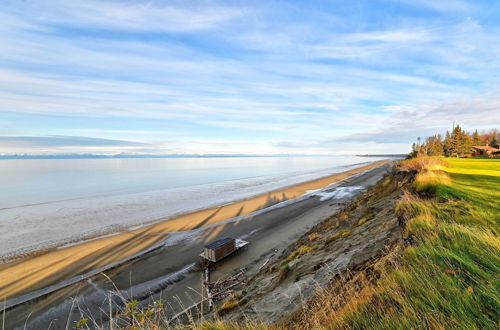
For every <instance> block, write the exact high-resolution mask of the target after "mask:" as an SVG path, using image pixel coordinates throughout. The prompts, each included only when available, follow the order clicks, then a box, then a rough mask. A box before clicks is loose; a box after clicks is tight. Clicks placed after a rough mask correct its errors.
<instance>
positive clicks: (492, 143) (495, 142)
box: [490, 136, 499, 149]
mask: <svg viewBox="0 0 500 330" xmlns="http://www.w3.org/2000/svg"><path fill="white" fill-rule="evenodd" d="M490 146H491V147H493V148H497V149H498V147H499V145H498V140H497V137H496V136H493V137H492V138H491V141H490Z"/></svg>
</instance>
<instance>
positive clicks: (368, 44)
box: [0, 0, 500, 155]
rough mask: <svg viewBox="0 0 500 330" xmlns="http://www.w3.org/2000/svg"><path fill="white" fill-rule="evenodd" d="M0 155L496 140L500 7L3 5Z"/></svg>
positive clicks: (49, 1)
mask: <svg viewBox="0 0 500 330" xmlns="http://www.w3.org/2000/svg"><path fill="white" fill-rule="evenodd" d="M0 21H1V22H2V23H1V24H0V155H1V154H4V155H6V154H68V153H95V154H117V153H126V154H155V155H161V154H193V153H196V154H214V153H216V154H359V153H372V154H374V153H406V152H409V151H410V146H411V143H412V142H414V141H415V140H416V139H417V137H419V136H421V137H425V136H428V135H431V134H436V133H444V132H445V131H446V129H450V128H451V127H452V125H453V123H455V124H460V125H461V126H463V127H464V128H465V129H466V130H473V129H476V128H477V129H479V130H482V129H490V128H499V127H500V111H499V109H500V37H499V36H500V1H480V0H474V1H460V0H440V1H436V0H420V1H415V0H399V1H396V0H379V1H374V0H366V1H344V0H338V1H321V0H318V1H274V0H265V1H259V0H253V1H238V0H232V1H204V0H200V1H189V0H182V1H168V0H156V1H155V0H151V1H139V0H134V1H113V0H86V1H77V0H72V1H67V0H44V1H38V0H37V1H32V0H24V1H21V0H3V1H1V2H0Z"/></svg>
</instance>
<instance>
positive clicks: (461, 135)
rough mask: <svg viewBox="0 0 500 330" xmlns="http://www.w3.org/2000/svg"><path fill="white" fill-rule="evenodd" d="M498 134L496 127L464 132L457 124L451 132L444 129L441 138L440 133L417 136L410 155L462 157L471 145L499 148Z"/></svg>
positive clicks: (499, 136) (467, 152) (467, 153)
mask: <svg viewBox="0 0 500 330" xmlns="http://www.w3.org/2000/svg"><path fill="white" fill-rule="evenodd" d="M499 140H500V134H499V132H498V130H497V129H492V130H490V131H488V132H482V133H481V134H479V133H478V131H477V129H476V130H475V131H474V132H473V133H467V132H465V131H464V130H463V129H462V128H461V127H460V126H459V125H457V126H455V127H453V130H452V131H451V132H449V131H446V135H445V137H444V138H443V137H442V136H441V134H437V135H433V136H429V137H427V138H426V139H425V140H422V139H421V138H420V137H419V138H417V141H418V142H417V143H414V144H413V145H412V152H411V153H410V156H411V157H415V156H424V155H427V156H446V157H462V156H466V155H469V154H470V153H471V149H472V147H473V146H486V145H488V146H491V147H494V148H499V142H498V141H499Z"/></svg>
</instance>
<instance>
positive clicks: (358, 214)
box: [217, 170, 413, 328]
mask: <svg viewBox="0 0 500 330" xmlns="http://www.w3.org/2000/svg"><path fill="white" fill-rule="evenodd" d="M412 176H413V175H412V174H409V173H403V172H397V171H396V170H394V171H393V172H391V173H390V174H388V175H387V176H386V177H384V178H383V179H382V180H381V181H380V182H379V183H378V184H376V185H374V186H373V187H371V188H370V189H369V190H368V191H367V192H366V193H364V194H363V195H362V196H361V197H359V198H358V199H356V200H355V201H353V202H351V203H350V204H348V205H346V206H345V207H344V208H343V209H342V210H341V211H340V212H338V213H337V214H335V215H332V217H331V218H329V219H327V220H325V221H324V222H322V223H320V224H318V225H317V226H315V227H314V228H312V229H311V230H310V231H309V232H307V233H305V234H304V235H303V236H302V237H301V238H300V239H299V240H298V241H296V242H293V243H292V244H290V246H289V247H288V248H287V249H286V250H285V251H284V252H283V253H282V254H281V255H279V256H273V257H271V258H270V259H269V260H267V261H266V263H265V264H264V265H263V266H262V268H261V269H260V271H259V272H258V273H257V274H256V275H254V276H252V277H249V278H245V279H244V280H243V281H242V282H241V283H242V284H240V285H239V286H236V287H232V288H231V289H232V290H233V291H232V292H233V293H232V294H231V295H229V296H226V297H225V298H224V299H223V300H221V301H219V302H218V303H217V305H218V306H219V309H218V314H219V316H221V317H222V319H223V320H224V321H230V322H238V323H240V322H242V323H246V322H248V321H249V320H252V321H255V322H262V323H264V324H275V323H277V324H278V325H281V326H286V327H292V328H293V327H297V325H298V324H301V323H302V322H300V320H299V319H304V318H305V319H307V315H306V314H307V309H308V308H309V306H311V304H315V303H316V302H317V301H320V300H321V299H317V298H318V297H319V296H320V295H322V294H325V292H329V294H332V292H335V293H336V294H338V295H339V299H338V301H337V304H338V306H337V308H341V307H342V305H345V304H346V303H347V302H348V299H349V293H348V292H347V291H346V289H347V288H344V287H343V285H344V284H345V283H347V282H349V281H350V280H352V279H353V278H355V277H356V276H357V275H359V274H361V273H363V274H367V277H366V276H365V278H369V279H368V280H370V281H376V279H377V270H376V264H377V263H378V262H380V261H381V260H382V259H389V256H391V257H393V256H394V255H395V254H397V252H396V251H398V249H399V248H400V247H401V246H402V245H403V243H404V242H403V235H402V228H401V226H404V223H402V222H403V221H401V219H399V220H398V217H397V215H396V213H395V205H396V202H397V201H398V200H399V199H400V197H401V196H402V194H403V189H404V188H405V187H406V186H407V185H409V184H410V183H411V181H412ZM387 261H389V262H390V260H387ZM349 290H352V286H350V288H349ZM317 321H318V322H319V324H315V323H314V322H315V320H308V321H307V322H308V323H309V325H311V326H315V325H316V326H318V325H321V324H320V323H321V322H320V320H317ZM311 322H313V324H311ZM302 324H303V323H302Z"/></svg>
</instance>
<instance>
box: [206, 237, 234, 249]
mask: <svg viewBox="0 0 500 330" xmlns="http://www.w3.org/2000/svg"><path fill="white" fill-rule="evenodd" d="M231 241H234V238H230V237H227V238H224V239H220V240H218V241H215V242H212V243H210V244H208V245H205V249H211V250H215V249H218V248H220V247H221V246H224V245H226V244H228V243H229V242H231Z"/></svg>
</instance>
